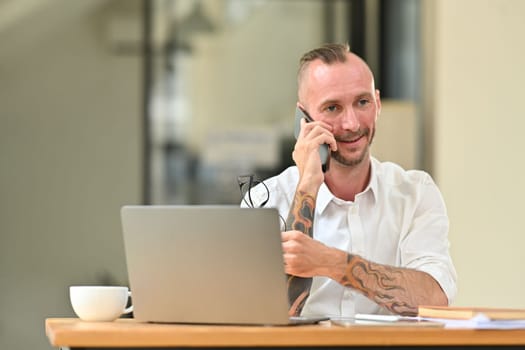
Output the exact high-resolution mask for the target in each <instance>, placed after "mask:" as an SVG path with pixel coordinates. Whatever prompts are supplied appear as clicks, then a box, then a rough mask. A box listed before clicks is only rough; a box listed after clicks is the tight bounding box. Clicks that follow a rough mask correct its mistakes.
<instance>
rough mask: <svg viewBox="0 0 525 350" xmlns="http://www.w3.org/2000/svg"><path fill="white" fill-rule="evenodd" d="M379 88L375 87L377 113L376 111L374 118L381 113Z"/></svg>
mask: <svg viewBox="0 0 525 350" xmlns="http://www.w3.org/2000/svg"><path fill="white" fill-rule="evenodd" d="M379 95H380V93H379V90H378V89H376V106H377V113H376V119H377V116H379V114H381V97H380V96H379Z"/></svg>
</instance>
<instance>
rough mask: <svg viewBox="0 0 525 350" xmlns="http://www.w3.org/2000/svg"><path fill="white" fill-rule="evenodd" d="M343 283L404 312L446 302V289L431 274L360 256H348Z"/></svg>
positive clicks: (415, 312) (408, 314)
mask: <svg viewBox="0 0 525 350" xmlns="http://www.w3.org/2000/svg"><path fill="white" fill-rule="evenodd" d="M340 283H341V284H342V285H344V286H347V287H351V288H354V289H356V290H358V291H360V292H361V293H363V294H364V295H365V296H366V297H368V298H369V299H371V300H373V301H374V302H376V303H377V304H379V305H381V306H384V307H386V308H387V309H388V310H390V311H392V312H394V313H396V314H400V315H407V316H414V315H417V307H418V305H420V304H436V305H437V304H443V302H445V303H446V297H444V293H443V291H442V290H441V288H440V287H439V285H437V282H436V281H435V280H434V279H433V278H432V277H430V275H428V274H426V273H424V272H421V271H416V270H411V269H403V268H395V267H392V266H388V265H381V264H375V263H372V262H370V261H367V260H365V259H363V258H361V257H360V256H358V255H352V254H348V255H347V264H346V267H345V271H344V274H343V276H342V278H341V280H340ZM444 298H445V299H444Z"/></svg>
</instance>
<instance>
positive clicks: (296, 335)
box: [46, 318, 525, 349]
mask: <svg viewBox="0 0 525 350" xmlns="http://www.w3.org/2000/svg"><path fill="white" fill-rule="evenodd" d="M46 334H47V337H48V338H49V341H50V343H51V345H53V346H55V347H61V348H64V349H68V348H78V349H84V348H98V349H101V348H126V347H128V348H135V349H137V348H140V347H142V348H154V347H156V348H223V349H224V348H237V349H239V348H255V347H272V348H290V347H308V348H309V349H312V348H315V347H318V348H323V349H326V348H329V347H338V348H353V349H355V348H360V347H363V348H366V349H373V348H379V347H386V346H388V347H410V349H417V348H420V347H452V348H454V347H455V348H458V349H459V348H462V347H464V346H472V348H470V349H473V348H474V347H476V346H479V347H483V346H485V347H486V346H490V347H491V349H492V348H494V347H496V346H497V347H505V348H507V349H508V348H513V347H516V348H525V330H501V331H500V330H448V329H443V328H435V327H392V326H381V327H379V326H356V327H347V328H344V327H339V326H334V325H331V324H330V323H329V322H326V323H322V324H319V325H310V326H291V327H255V326H208V325H175V324H169V325H168V324H144V323H139V322H136V321H134V320H132V319H121V320H117V321H115V322H83V321H80V320H78V319H73V318H69V319H67V318H65V319H58V318H57V319H47V320H46Z"/></svg>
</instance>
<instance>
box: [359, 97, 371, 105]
mask: <svg viewBox="0 0 525 350" xmlns="http://www.w3.org/2000/svg"><path fill="white" fill-rule="evenodd" d="M369 103H370V100H368V99H366V98H362V99H360V100H359V101H357V104H358V105H359V107H365V106H366V105H368V104H369Z"/></svg>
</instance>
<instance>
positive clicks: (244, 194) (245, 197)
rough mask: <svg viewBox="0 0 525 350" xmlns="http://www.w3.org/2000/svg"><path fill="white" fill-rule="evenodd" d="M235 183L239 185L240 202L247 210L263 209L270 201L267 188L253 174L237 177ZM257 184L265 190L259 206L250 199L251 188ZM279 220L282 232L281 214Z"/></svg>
mask: <svg viewBox="0 0 525 350" xmlns="http://www.w3.org/2000/svg"><path fill="white" fill-rule="evenodd" d="M237 183H238V184H239V190H240V191H241V198H242V201H243V202H244V203H245V204H246V205H247V206H248V207H249V208H264V206H265V205H266V203H268V201H269V200H270V190H269V189H268V186H266V184H265V183H264V181H259V180H258V179H257V177H256V176H255V175H254V174H250V175H240V176H237ZM259 184H262V185H263V187H264V189H265V190H266V196H264V197H263V198H262V199H263V200H262V201H261V202H260V204H258V205H256V204H255V203H254V202H253V199H252V188H254V187H255V186H257V185H259ZM279 219H281V222H282V223H283V227H284V231H286V220H284V218H283V217H282V216H281V214H279Z"/></svg>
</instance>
